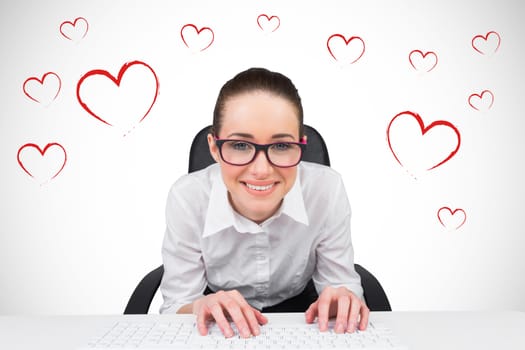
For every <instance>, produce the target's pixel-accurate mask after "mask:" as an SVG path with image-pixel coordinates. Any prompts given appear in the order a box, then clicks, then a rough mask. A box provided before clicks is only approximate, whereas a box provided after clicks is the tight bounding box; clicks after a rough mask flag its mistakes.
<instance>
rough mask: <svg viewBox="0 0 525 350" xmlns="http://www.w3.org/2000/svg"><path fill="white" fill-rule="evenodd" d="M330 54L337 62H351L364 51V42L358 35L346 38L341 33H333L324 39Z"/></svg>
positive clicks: (355, 60)
mask: <svg viewBox="0 0 525 350" xmlns="http://www.w3.org/2000/svg"><path fill="white" fill-rule="evenodd" d="M326 47H327V48H328V52H329V53H330V55H331V56H332V57H333V58H334V59H335V60H336V61H338V62H341V63H349V64H353V63H355V62H357V61H358V60H359V59H360V58H361V57H362V56H363V54H364V53H365V42H364V41H363V39H361V38H360V37H358V36H352V37H350V38H348V39H346V38H345V37H344V36H343V35H341V34H333V35H331V36H330V37H329V38H328V40H327V41H326Z"/></svg>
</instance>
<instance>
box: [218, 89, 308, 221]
mask: <svg viewBox="0 0 525 350" xmlns="http://www.w3.org/2000/svg"><path fill="white" fill-rule="evenodd" d="M221 124H222V125H221V129H220V131H219V134H218V135H215V136H216V137H217V138H219V139H237V140H245V141H251V142H255V143H259V144H267V143H274V142H299V120H298V116H297V110H296V108H295V107H294V105H293V104H292V103H291V102H289V101H288V100H287V99H285V98H283V97H279V96H277V95H275V94H273V93H271V92H266V91H252V92H246V93H242V94H239V95H235V96H233V97H231V98H229V99H228V100H227V101H226V102H225V104H224V108H223V110H222V123H221ZM208 144H209V147H210V152H211V154H212V156H213V158H214V159H215V161H217V162H218V163H219V164H220V166H221V172H222V178H223V180H224V183H225V185H226V188H227V189H228V195H229V200H230V203H231V205H232V207H233V208H234V209H235V210H236V211H237V212H238V213H239V214H241V215H243V216H245V217H246V218H248V219H251V220H252V221H254V222H257V223H261V222H263V221H264V220H266V219H268V218H269V217H270V216H272V215H273V214H274V213H275V212H276V211H277V209H278V208H279V206H280V205H281V202H282V200H283V198H284V196H285V195H286V194H287V193H288V191H290V189H291V188H292V186H293V184H294V183H295V179H296V177H297V166H294V167H290V168H279V167H275V166H273V165H272V164H270V163H269V162H268V159H266V155H265V154H264V152H259V153H258V154H257V156H256V157H255V159H254V160H253V162H252V163H250V164H247V165H243V166H236V165H230V164H227V163H225V162H224V161H223V160H222V159H221V157H220V155H219V149H218V148H217V145H216V144H215V142H214V140H213V136H212V135H211V134H210V135H208Z"/></svg>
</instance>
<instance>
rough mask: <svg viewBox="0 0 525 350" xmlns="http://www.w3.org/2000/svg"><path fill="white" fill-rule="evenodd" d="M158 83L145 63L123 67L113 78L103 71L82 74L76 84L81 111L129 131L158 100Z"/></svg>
mask: <svg viewBox="0 0 525 350" xmlns="http://www.w3.org/2000/svg"><path fill="white" fill-rule="evenodd" d="M158 90H159V81H158V78H157V74H155V71H154V70H153V69H152V68H151V67H150V66H149V65H148V64H146V63H144V62H141V61H132V62H128V63H125V64H124V65H123V66H122V68H120V71H119V73H118V75H117V77H116V78H115V77H114V76H113V75H111V74H110V73H109V72H108V71H106V70H101V69H95V70H92V71H89V72H87V73H86V74H84V75H83V76H82V77H81V78H80V80H79V81H78V84H77V99H78V102H79V103H80V105H81V106H82V108H84V109H85V110H86V111H87V112H88V113H89V114H90V115H91V116H93V117H94V118H96V119H97V120H99V121H101V122H103V123H104V124H107V125H110V126H116V127H117V128H120V129H121V130H122V131H124V132H129V131H131V130H132V129H133V128H134V127H135V126H136V125H137V124H138V123H140V122H142V121H143V120H144V118H146V116H147V115H148V114H149V112H150V111H151V109H152V108H153V105H154V104H155V101H156V100H157V96H158Z"/></svg>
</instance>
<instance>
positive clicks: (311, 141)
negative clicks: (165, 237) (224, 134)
mask: <svg viewBox="0 0 525 350" xmlns="http://www.w3.org/2000/svg"><path fill="white" fill-rule="evenodd" d="M209 131H210V126H207V127H205V128H202V129H201V130H200V131H199V132H198V133H197V135H195V137H194V139H193V142H192V144H191V148H190V159H189V164H188V172H190V173H191V172H193V171H197V170H200V169H204V168H205V167H207V166H208V165H210V164H213V163H214V162H215V160H214V159H213V158H212V157H211V155H210V152H209V147H208V140H207V135H208V133H209ZM305 134H306V136H307V146H306V151H305V152H304V153H303V158H302V159H303V160H305V161H309V162H314V163H319V164H324V165H327V166H330V158H329V156H328V149H327V147H326V144H325V142H324V140H323V137H322V136H321V134H319V132H317V130H315V129H314V128H313V127H311V126H308V125H305ZM354 266H355V269H356V271H357V273H358V274H359V275H360V276H361V284H362V285H363V290H364V297H365V301H366V303H367V305H368V307H369V308H370V310H371V311H392V308H391V307H390V303H389V301H388V298H387V296H386V294H385V291H384V290H383V287H382V286H381V284H380V283H379V281H378V280H377V279H376V277H375V276H374V275H373V274H372V273H370V272H369V271H368V270H366V269H365V268H363V267H362V266H360V265H358V264H355V265H354ZM163 273H164V266H162V265H161V266H159V267H157V268H156V269H154V270H152V271H150V272H149V273H148V274H147V275H146V276H145V277H144V278H143V279H142V280H141V281H140V282H139V284H138V285H137V287H136V288H135V290H134V291H133V294H132V295H131V297H130V299H129V301H128V304H127V306H126V309H125V310H124V313H125V314H146V313H148V310H149V307H150V305H151V301H152V300H153V297H154V296H155V293H156V292H157V289H158V288H159V285H160V282H161V279H162V275H163Z"/></svg>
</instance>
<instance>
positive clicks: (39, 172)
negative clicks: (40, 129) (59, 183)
mask: <svg viewBox="0 0 525 350" xmlns="http://www.w3.org/2000/svg"><path fill="white" fill-rule="evenodd" d="M16 159H17V161H18V164H19V165H20V167H21V168H22V170H24V172H25V173H26V174H28V175H29V176H30V177H32V178H33V179H35V180H36V181H38V182H39V183H40V184H43V183H45V182H47V181H50V180H53V179H54V178H55V177H57V176H58V174H60V172H61V171H62V169H64V167H65V166H66V162H67V153H66V150H65V148H64V147H63V146H62V145H61V144H59V143H56V142H50V143H48V144H47V145H46V146H45V147H44V149H42V148H40V146H38V145H37V144H34V143H26V144H25V145H23V146H22V147H20V148H19V149H18V153H17V155H16Z"/></svg>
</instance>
